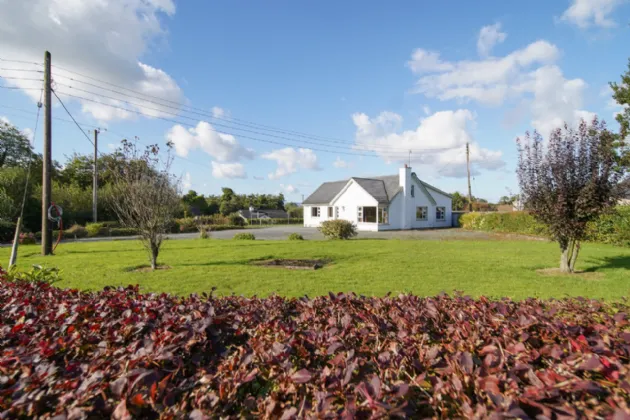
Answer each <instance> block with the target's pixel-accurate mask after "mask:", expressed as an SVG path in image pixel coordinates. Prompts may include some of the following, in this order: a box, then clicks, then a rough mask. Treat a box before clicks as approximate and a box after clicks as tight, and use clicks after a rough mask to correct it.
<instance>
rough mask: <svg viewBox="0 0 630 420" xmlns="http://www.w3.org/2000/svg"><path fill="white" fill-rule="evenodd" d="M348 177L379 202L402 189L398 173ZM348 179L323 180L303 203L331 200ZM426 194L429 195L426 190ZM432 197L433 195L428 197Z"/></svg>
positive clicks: (387, 199) (426, 185)
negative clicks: (368, 176)
mask: <svg viewBox="0 0 630 420" xmlns="http://www.w3.org/2000/svg"><path fill="white" fill-rule="evenodd" d="M412 176H413V177H415V178H416V179H417V180H418V181H419V182H420V183H421V184H422V185H423V186H425V187H427V188H430V189H432V190H434V191H436V192H438V193H441V194H444V195H446V196H448V197H450V194H448V193H445V192H444V191H441V190H439V189H437V188H435V187H434V186H432V185H429V184H427V183H426V182H424V181H422V180H420V179H418V177H417V176H416V175H415V173H414V174H413V175H412ZM350 179H354V180H355V181H356V183H357V184H359V185H360V186H361V187H362V188H363V189H364V190H365V191H367V192H368V193H369V194H370V195H371V196H372V197H374V199H376V201H378V202H379V203H380V204H387V203H390V202H391V201H392V199H393V198H394V197H395V196H396V194H398V192H399V191H400V190H401V189H402V187H401V186H400V183H399V182H400V181H399V180H400V178H399V176H398V175H386V176H373V177H370V178H357V177H352V178H350ZM350 179H346V180H343V181H335V182H324V183H323V184H322V185H320V186H319V188H318V189H316V190H315V192H314V193H313V194H311V195H310V196H309V197H308V198H307V199H306V200H304V203H303V204H328V203H330V202H331V201H332V199H333V198H335V197H336V196H337V194H339V192H341V190H342V189H343V187H345V186H346V184H347V183H348V181H350ZM426 193H427V194H429V195H430V193H429V192H428V191H426ZM430 198H431V199H433V197H430Z"/></svg>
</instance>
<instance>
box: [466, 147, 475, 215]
mask: <svg viewBox="0 0 630 420" xmlns="http://www.w3.org/2000/svg"><path fill="white" fill-rule="evenodd" d="M466 169H467V171H468V211H472V210H473V207H472V191H471V189H470V148H469V147H468V143H466Z"/></svg>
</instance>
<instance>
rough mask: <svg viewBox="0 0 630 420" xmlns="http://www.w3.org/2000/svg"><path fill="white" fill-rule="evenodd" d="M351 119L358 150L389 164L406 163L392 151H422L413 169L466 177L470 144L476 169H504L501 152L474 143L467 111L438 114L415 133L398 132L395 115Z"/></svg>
mask: <svg viewBox="0 0 630 420" xmlns="http://www.w3.org/2000/svg"><path fill="white" fill-rule="evenodd" d="M352 119H353V121H354V124H355V126H356V144H357V146H360V147H361V148H362V149H363V150H372V151H374V152H375V153H377V154H378V155H379V156H381V157H382V158H383V159H384V160H385V161H386V162H387V163H403V162H406V161H407V158H406V157H405V158H403V157H402V156H401V154H400V153H397V152H394V151H392V150H395V149H411V150H420V149H422V150H425V151H424V152H416V153H412V155H411V160H412V165H416V166H418V165H419V166H420V168H421V169H422V170H424V171H425V172H427V173H435V171H438V172H439V173H440V174H442V175H446V176H455V177H459V176H465V175H466V155H465V153H464V150H465V145H466V143H470V160H471V162H474V163H476V166H477V167H480V168H483V169H487V170H494V169H499V168H501V167H503V166H504V165H505V163H504V162H503V159H502V153H501V151H493V150H488V149H484V148H482V147H481V146H479V145H478V144H477V143H476V142H475V141H474V139H473V138H472V136H471V134H470V132H469V125H470V124H473V123H474V120H475V116H474V115H473V113H472V112H471V111H469V110H467V109H459V110H457V111H440V112H436V113H435V114H433V115H431V116H429V117H427V118H425V119H423V120H421V121H420V124H419V126H418V127H417V128H416V129H415V130H406V131H402V132H400V129H399V127H400V123H401V122H402V117H401V116H400V115H397V114H395V113H392V112H383V113H381V114H380V115H379V116H377V117H376V118H370V117H368V116H367V115H366V114H354V115H353V116H352ZM385 146H386V147H385ZM387 147H389V149H387ZM394 148H395V149H394Z"/></svg>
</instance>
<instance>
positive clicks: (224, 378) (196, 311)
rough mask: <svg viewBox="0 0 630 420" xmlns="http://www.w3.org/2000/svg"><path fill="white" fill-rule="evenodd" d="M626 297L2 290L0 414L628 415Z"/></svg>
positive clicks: (36, 286)
mask: <svg viewBox="0 0 630 420" xmlns="http://www.w3.org/2000/svg"><path fill="white" fill-rule="evenodd" d="M628 309H629V307H628V306H627V305H626V304H625V303H610V304H605V303H601V302H598V301H593V300H586V299H569V300H560V301H559V300H550V301H541V300H537V299H528V300H525V301H521V302H514V301H511V300H509V299H504V300H500V301H492V300H488V299H485V298H480V299H472V298H468V297H463V296H455V297H449V296H445V295H444V296H437V297H432V298H420V297H417V296H412V295H400V296H397V297H391V296H387V297H384V298H368V297H359V296H356V295H353V294H337V295H334V294H330V296H325V297H318V298H315V299H308V298H301V299H284V298H281V297H277V296H275V297H269V298H265V299H261V298H245V297H237V296H229V297H222V298H216V297H213V296H212V295H206V294H203V295H201V296H198V295H191V296H190V297H186V298H182V297H176V296H171V295H167V294H141V293H139V291H138V288H137V287H131V286H130V287H127V288H106V289H105V290H103V291H102V292H80V291H78V290H61V289H57V288H55V287H52V286H50V285H48V284H43V283H26V282H15V283H13V282H4V283H3V284H2V287H1V288H0V351H1V353H0V417H1V418H17V417H25V418H26V417H29V418H30V417H38V416H39V417H41V418H52V417H53V416H59V417H58V418H86V417H87V418H109V417H112V418H119V419H120V418H131V417H133V418H156V417H160V416H161V417H163V418H205V417H209V418H219V417H221V418H240V417H245V418H258V417H266V418H285V419H289V418H296V417H311V418H319V417H321V418H336V417H346V418H353V417H359V418H368V417H370V416H373V417H375V418H385V417H396V416H405V417H414V418H421V417H440V418H457V417H467V418H472V417H476V418H486V417H491V416H493V415H494V416H495V417H496V418H515V417H520V418H526V417H529V418H535V417H536V418H563V417H564V418H573V417H584V418H598V417H599V418H612V417H613V416H616V417H615V418H625V417H624V414H625V416H627V415H628V414H630V410H629V408H628V401H629V398H630V394H629V392H630V386H629V377H630V376H629V374H630V372H629V357H630V323H629V321H628V315H627V314H628Z"/></svg>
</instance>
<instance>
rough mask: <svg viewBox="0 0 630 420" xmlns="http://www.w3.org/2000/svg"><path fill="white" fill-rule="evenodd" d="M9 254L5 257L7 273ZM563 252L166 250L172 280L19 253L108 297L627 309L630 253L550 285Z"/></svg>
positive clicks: (134, 250)
mask: <svg viewBox="0 0 630 420" xmlns="http://www.w3.org/2000/svg"><path fill="white" fill-rule="evenodd" d="M9 252H10V249H9V248H2V249H0V261H1V262H2V264H3V265H4V264H6V262H7V261H8V258H9ZM261 258H308V259H314V258H329V259H331V260H332V261H333V263H332V264H331V265H329V266H327V267H325V268H323V269H321V270H317V271H301V270H298V271H293V270H285V269H280V268H266V267H253V266H251V265H248V262H249V261H251V260H255V259H261ZM558 259H559V251H558V248H557V245H555V244H553V243H547V242H540V241H422V240H352V241H303V242H297V241H296V242H288V241H255V242H249V241H229V240H177V241H167V242H166V244H165V245H164V248H163V251H162V255H161V257H160V262H161V263H162V264H165V265H168V266H170V267H171V268H170V269H169V270H158V271H156V272H134V271H132V269H133V268H134V267H136V266H138V265H141V264H145V263H146V261H147V260H146V254H145V252H144V250H143V248H142V247H141V245H140V243H139V242H137V241H113V242H98V243H68V244H61V245H60V246H59V248H58V250H57V255H55V256H50V257H42V256H41V255H39V247H38V246H22V247H20V254H19V261H18V263H19V264H18V265H20V266H21V267H29V266H30V265H31V264H43V265H47V266H56V267H59V268H60V269H62V270H63V278H64V280H63V281H62V282H61V283H59V284H58V285H59V286H60V287H72V288H82V289H100V288H102V287H104V286H106V285H128V284H139V285H140V286H141V288H142V290H143V291H151V292H170V293H177V294H188V293H191V292H203V291H209V290H210V289H211V288H212V287H213V286H216V287H217V291H218V293H219V294H230V293H236V294H244V295H246V296H251V295H253V294H256V295H259V296H266V295H269V294H271V293H277V294H280V295H284V296H301V295H305V294H307V295H309V296H315V295H320V294H325V293H327V292H328V291H334V292H339V291H353V292H356V293H358V294H365V295H383V294H385V293H387V292H390V291H391V292H394V293H397V292H413V293H415V294H420V295H435V294H437V293H440V292H442V291H446V292H452V291H453V290H461V291H463V292H465V293H467V294H471V295H473V296H479V295H486V296H491V297H501V296H510V297H513V298H517V299H520V298H525V297H528V296H535V297H564V296H568V295H570V296H578V295H581V296H588V297H597V298H606V299H619V298H620V297H622V296H629V295H630V249H628V248H615V247H612V246H607V245H595V244H586V245H585V246H584V247H583V250H582V253H581V255H580V259H579V261H578V269H580V270H585V271H588V272H592V273H594V274H593V275H592V276H590V277H589V278H585V277H577V276H557V275H556V276H544V275H541V274H539V273H537V272H536V270H537V269H541V268H548V267H556V265H557V262H558Z"/></svg>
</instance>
